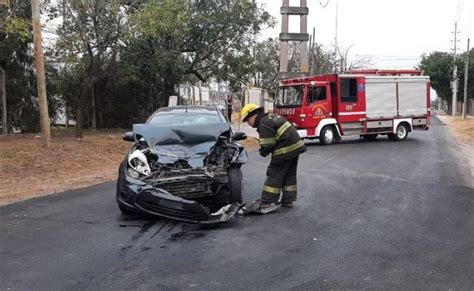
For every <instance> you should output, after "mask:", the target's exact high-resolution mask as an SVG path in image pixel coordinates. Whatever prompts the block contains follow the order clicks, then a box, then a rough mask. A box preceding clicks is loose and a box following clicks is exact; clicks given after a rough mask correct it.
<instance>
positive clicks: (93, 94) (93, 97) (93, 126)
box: [91, 86, 97, 131]
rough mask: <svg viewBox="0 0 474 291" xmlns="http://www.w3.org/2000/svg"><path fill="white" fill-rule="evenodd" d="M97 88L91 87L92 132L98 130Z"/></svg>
mask: <svg viewBox="0 0 474 291" xmlns="http://www.w3.org/2000/svg"><path fill="white" fill-rule="evenodd" d="M94 87H95V86H92V87H91V97H92V122H91V123H92V130H94V131H95V130H97V121H96V117H95V116H96V115H95V92H94V91H95V90H94Z"/></svg>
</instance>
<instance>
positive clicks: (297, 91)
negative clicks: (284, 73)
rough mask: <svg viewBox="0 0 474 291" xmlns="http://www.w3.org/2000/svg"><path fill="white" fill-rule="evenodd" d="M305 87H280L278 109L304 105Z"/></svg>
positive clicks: (276, 104) (277, 100) (276, 103)
mask: <svg viewBox="0 0 474 291" xmlns="http://www.w3.org/2000/svg"><path fill="white" fill-rule="evenodd" d="M303 95H304V86H303V85H299V86H285V87H280V90H279V91H278V98H277V99H276V102H275V106H276V107H298V106H301V104H302V103H303Z"/></svg>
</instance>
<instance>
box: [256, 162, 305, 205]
mask: <svg viewBox="0 0 474 291" xmlns="http://www.w3.org/2000/svg"><path fill="white" fill-rule="evenodd" d="M297 168H298V156H296V157H295V158H292V159H289V160H283V159H275V158H272V161H271V162H270V165H268V168H267V178H266V179H265V184H264V185H263V192H262V202H264V203H279V202H281V203H291V202H293V201H295V200H296V192H297V186H296V184H297V183H296V171H297ZM282 193H283V195H281V194H282Z"/></svg>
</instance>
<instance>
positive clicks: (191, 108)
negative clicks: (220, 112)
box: [152, 105, 217, 115]
mask: <svg viewBox="0 0 474 291" xmlns="http://www.w3.org/2000/svg"><path fill="white" fill-rule="evenodd" d="M185 112H190V113H207V114H217V109H216V107H215V106H198V105H188V106H186V105H178V106H170V107H162V108H160V109H158V110H156V111H155V112H153V114H152V115H155V114H158V113H164V114H167V113H185Z"/></svg>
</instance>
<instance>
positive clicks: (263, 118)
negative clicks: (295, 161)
mask: <svg viewBox="0 0 474 291" xmlns="http://www.w3.org/2000/svg"><path fill="white" fill-rule="evenodd" d="M254 126H255V127H256V128H257V131H258V134H259V136H260V154H261V155H262V156H264V157H266V156H268V155H269V154H270V153H271V154H272V158H278V159H283V160H287V159H292V158H294V157H296V156H298V155H299V154H301V153H303V152H305V151H306V146H305V145H304V142H303V141H302V140H301V138H300V136H299V134H298V132H297V131H296V128H295V127H294V126H293V125H292V124H291V123H290V122H289V121H286V119H285V118H283V117H281V116H280V115H276V114H268V113H260V114H258V116H257V118H256V120H255V125H254Z"/></svg>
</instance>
